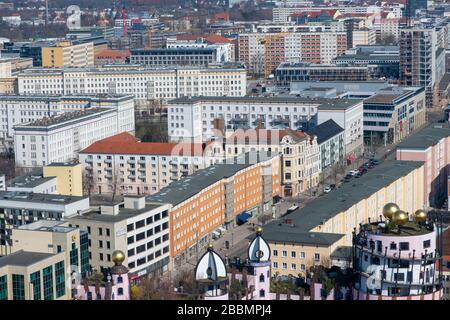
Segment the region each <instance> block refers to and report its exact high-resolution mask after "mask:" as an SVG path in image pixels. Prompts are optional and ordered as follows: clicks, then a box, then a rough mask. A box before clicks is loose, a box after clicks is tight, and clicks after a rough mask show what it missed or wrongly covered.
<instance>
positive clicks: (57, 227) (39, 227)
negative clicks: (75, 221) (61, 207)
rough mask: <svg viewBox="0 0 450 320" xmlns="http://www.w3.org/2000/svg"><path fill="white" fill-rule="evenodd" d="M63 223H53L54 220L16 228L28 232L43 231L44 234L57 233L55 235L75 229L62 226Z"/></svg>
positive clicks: (39, 221) (40, 221)
mask: <svg viewBox="0 0 450 320" xmlns="http://www.w3.org/2000/svg"><path fill="white" fill-rule="evenodd" d="M64 223H66V222H65V221H55V220H38V221H36V222H33V223H29V224H24V225H22V226H19V227H17V229H20V230H30V231H45V232H57V233H67V232H70V231H73V230H76V229H77V228H74V227H68V226H62V225H63V224H64Z"/></svg>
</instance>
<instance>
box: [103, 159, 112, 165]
mask: <svg viewBox="0 0 450 320" xmlns="http://www.w3.org/2000/svg"><path fill="white" fill-rule="evenodd" d="M104 162H105V163H106V164H110V163H112V159H105V161H104Z"/></svg>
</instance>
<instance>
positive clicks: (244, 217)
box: [236, 212, 252, 222]
mask: <svg viewBox="0 0 450 320" xmlns="http://www.w3.org/2000/svg"><path fill="white" fill-rule="evenodd" d="M251 216H252V215H251V214H249V213H248V212H243V213H241V214H238V215H237V216H236V221H241V222H247V221H248V219H250V217H251Z"/></svg>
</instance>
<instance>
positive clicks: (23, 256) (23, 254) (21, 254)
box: [0, 250, 55, 268]
mask: <svg viewBox="0 0 450 320" xmlns="http://www.w3.org/2000/svg"><path fill="white" fill-rule="evenodd" d="M54 255H55V254H53V253H42V252H30V251H23V250H20V251H17V252H14V253H11V254H9V255H7V256H3V257H1V258H0V268H1V267H5V266H17V267H28V266H31V265H33V264H35V263H37V262H40V261H42V260H45V259H48V258H50V257H52V256H54Z"/></svg>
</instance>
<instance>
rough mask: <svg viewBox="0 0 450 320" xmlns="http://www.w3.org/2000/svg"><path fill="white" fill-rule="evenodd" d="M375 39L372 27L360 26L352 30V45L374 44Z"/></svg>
mask: <svg viewBox="0 0 450 320" xmlns="http://www.w3.org/2000/svg"><path fill="white" fill-rule="evenodd" d="M376 41H377V35H376V31H375V29H373V28H360V29H357V30H353V35H352V42H353V43H352V47H353V48H355V47H357V46H367V45H374V44H375V43H376Z"/></svg>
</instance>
